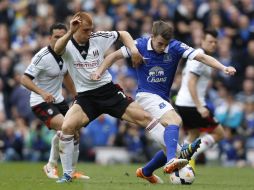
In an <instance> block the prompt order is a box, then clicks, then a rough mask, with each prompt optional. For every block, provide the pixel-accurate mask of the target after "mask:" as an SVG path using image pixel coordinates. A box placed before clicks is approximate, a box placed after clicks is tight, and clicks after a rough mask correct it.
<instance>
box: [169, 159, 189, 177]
mask: <svg viewBox="0 0 254 190" xmlns="http://www.w3.org/2000/svg"><path fill="white" fill-rule="evenodd" d="M188 163H189V162H188V160H186V159H180V158H172V159H171V160H169V161H168V163H166V165H165V166H164V172H165V173H168V174H170V173H172V172H173V171H175V170H177V169H181V168H183V167H184V166H186V165H187V164H188Z"/></svg>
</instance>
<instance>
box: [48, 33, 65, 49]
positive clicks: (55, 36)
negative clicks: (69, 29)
mask: <svg viewBox="0 0 254 190" xmlns="http://www.w3.org/2000/svg"><path fill="white" fill-rule="evenodd" d="M65 34H66V30H64V29H54V30H53V33H52V35H51V36H50V44H51V45H52V46H53V47H54V46H55V44H56V41H57V40H58V39H59V38H61V37H62V36H63V35H65Z"/></svg>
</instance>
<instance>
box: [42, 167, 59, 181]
mask: <svg viewBox="0 0 254 190" xmlns="http://www.w3.org/2000/svg"><path fill="white" fill-rule="evenodd" d="M43 171H44V173H45V174H46V175H47V176H48V178H51V179H58V171H57V167H56V166H55V167H52V166H50V165H49V164H46V165H44V166H43Z"/></svg>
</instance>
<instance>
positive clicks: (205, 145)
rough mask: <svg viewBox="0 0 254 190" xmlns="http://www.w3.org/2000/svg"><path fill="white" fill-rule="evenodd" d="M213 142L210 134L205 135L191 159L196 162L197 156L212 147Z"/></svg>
mask: <svg viewBox="0 0 254 190" xmlns="http://www.w3.org/2000/svg"><path fill="white" fill-rule="evenodd" d="M214 143H215V140H214V138H213V137H212V135H210V134H206V135H204V136H203V137H202V138H201V144H200V147H199V148H198V150H197V152H195V153H194V154H193V156H192V159H194V160H196V159H197V157H198V155H199V154H201V153H202V152H204V151H206V150H207V149H209V148H210V147H211V146H212V145H214Z"/></svg>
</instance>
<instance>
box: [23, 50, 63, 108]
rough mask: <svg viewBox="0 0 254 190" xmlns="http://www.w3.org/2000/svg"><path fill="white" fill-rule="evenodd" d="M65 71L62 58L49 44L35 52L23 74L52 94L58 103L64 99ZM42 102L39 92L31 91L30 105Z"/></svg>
mask: <svg viewBox="0 0 254 190" xmlns="http://www.w3.org/2000/svg"><path fill="white" fill-rule="evenodd" d="M66 73H67V68H66V66H65V64H63V60H62V59H61V58H60V57H58V56H57V55H56V54H55V52H54V51H53V50H52V49H51V48H50V47H49V46H48V47H44V48H42V49H41V50H40V51H39V52H38V53H37V54H35V56H34V57H33V58H32V61H31V64H30V65H29V66H28V67H27V69H26V71H25V75H27V76H29V77H30V78H31V79H33V81H34V83H35V85H36V86H38V87H39V88H41V89H43V90H44V91H46V92H48V93H51V94H52V95H53V97H54V98H55V103H60V102H62V101H63V100H64V97H63V95H62V83H63V77H64V75H65V74H66ZM42 102H45V101H44V100H43V98H42V97H41V96H40V95H39V94H37V93H35V92H31V96H30V105H31V106H35V105H38V104H40V103H42Z"/></svg>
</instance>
